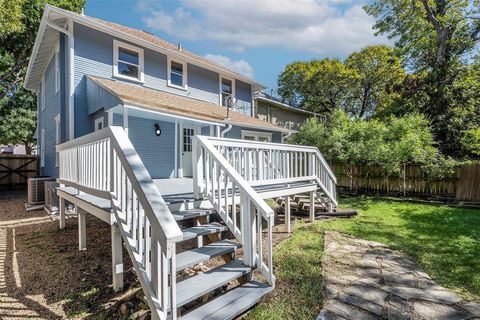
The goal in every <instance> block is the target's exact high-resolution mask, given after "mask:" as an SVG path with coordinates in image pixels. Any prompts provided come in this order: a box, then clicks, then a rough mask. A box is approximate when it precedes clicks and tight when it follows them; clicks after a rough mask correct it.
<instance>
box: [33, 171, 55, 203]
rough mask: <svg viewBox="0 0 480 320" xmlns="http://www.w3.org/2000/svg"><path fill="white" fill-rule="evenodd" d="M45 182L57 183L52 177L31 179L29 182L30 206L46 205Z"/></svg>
mask: <svg viewBox="0 0 480 320" xmlns="http://www.w3.org/2000/svg"><path fill="white" fill-rule="evenodd" d="M45 181H55V179H53V178H51V177H35V178H29V179H28V181H27V186H28V198H27V202H28V204H29V205H34V204H43V203H45Z"/></svg>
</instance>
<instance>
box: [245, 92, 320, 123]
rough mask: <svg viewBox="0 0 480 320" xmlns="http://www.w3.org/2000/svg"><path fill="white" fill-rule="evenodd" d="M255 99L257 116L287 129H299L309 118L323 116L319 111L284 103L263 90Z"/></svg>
mask: <svg viewBox="0 0 480 320" xmlns="http://www.w3.org/2000/svg"><path fill="white" fill-rule="evenodd" d="M254 100H255V103H254V110H255V116H256V117H257V118H259V119H261V120H264V121H268V122H270V123H272V124H274V125H277V126H281V127H284V128H286V129H290V130H298V129H300V126H301V125H302V124H303V123H304V122H305V121H306V120H307V119H308V118H311V117H316V118H319V119H322V118H323V116H322V115H320V114H318V113H315V112H312V111H308V110H304V109H300V108H296V107H292V106H290V105H288V104H286V103H283V102H281V101H279V100H278V99H277V98H275V97H273V96H271V95H268V94H266V93H264V92H263V91H260V93H259V94H257V95H256V96H255V99H254Z"/></svg>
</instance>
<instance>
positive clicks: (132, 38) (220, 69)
mask: <svg viewBox="0 0 480 320" xmlns="http://www.w3.org/2000/svg"><path fill="white" fill-rule="evenodd" d="M62 18H63V19H71V20H72V21H74V22H76V23H79V24H82V25H86V26H89V27H91V28H93V29H97V30H100V31H102V32H105V33H108V34H111V35H113V36H115V37H117V38H119V39H123V40H126V41H129V42H132V43H135V44H138V45H140V46H143V47H147V48H150V49H152V50H154V51H158V52H161V53H163V54H168V55H171V56H172V57H176V58H177V59H181V60H183V61H186V62H189V63H191V64H194V65H197V66H200V67H203V68H205V69H208V70H212V71H215V72H217V73H220V74H222V75H227V76H230V77H234V78H236V79H239V80H241V81H244V82H247V83H249V84H252V85H254V86H256V87H258V88H264V87H265V86H264V85H262V84H260V83H258V82H256V81H255V80H253V79H251V78H249V77H247V76H244V75H242V74H239V73H237V72H235V71H233V70H230V69H228V68H226V67H224V66H222V65H220V64H218V63H215V62H213V61H211V60H209V59H207V58H205V57H202V56H199V55H196V54H194V53H192V52H190V51H187V50H185V49H183V48H181V49H180V50H179V48H178V46H176V45H174V44H172V43H170V42H168V41H165V40H163V39H161V38H159V37H157V36H155V35H153V34H151V33H148V32H145V31H142V30H138V29H134V28H130V27H126V26H123V25H120V24H116V23H113V22H109V21H105V20H101V19H98V18H94V17H89V16H85V15H82V14H78V13H75V12H71V11H68V10H64V9H60V8H57V7H54V6H51V5H48V4H46V5H45V10H44V14H43V17H42V21H41V23H40V28H39V30H38V34H37V38H36V40H35V45H34V49H33V52H32V56H31V57H30V64H29V68H28V71H27V76H26V79H25V84H26V87H27V88H29V89H38V86H35V85H34V84H33V83H32V84H31V83H30V79H29V78H30V75H31V74H32V71H33V70H31V69H33V68H40V69H41V68H43V70H41V71H42V72H41V73H43V71H44V70H45V69H46V66H45V65H43V64H38V66H37V64H36V63H35V61H36V59H37V54H39V53H40V54H42V52H41V51H42V49H43V48H42V47H47V48H48V46H45V45H44V44H43V43H42V42H44V33H45V34H47V35H48V33H52V32H54V33H55V35H56V34H57V30H55V29H53V28H52V27H51V23H49V22H53V20H55V21H59V20H61V19H62ZM50 20H52V21H50ZM50 47H51V46H50ZM50 50H51V48H50ZM39 51H40V52H39ZM48 54H49V53H47V55H48ZM44 63H48V62H44ZM35 80H36V81H38V79H35Z"/></svg>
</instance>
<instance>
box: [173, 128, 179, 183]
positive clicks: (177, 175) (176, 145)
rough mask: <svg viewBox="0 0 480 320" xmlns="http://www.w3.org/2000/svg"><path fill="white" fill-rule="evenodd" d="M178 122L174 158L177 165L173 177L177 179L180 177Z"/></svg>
mask: <svg viewBox="0 0 480 320" xmlns="http://www.w3.org/2000/svg"><path fill="white" fill-rule="evenodd" d="M178 141H179V139H178V122H177V121H175V142H174V144H175V148H174V149H175V150H174V158H175V165H174V174H173V176H174V177H175V178H178V177H179V172H178Z"/></svg>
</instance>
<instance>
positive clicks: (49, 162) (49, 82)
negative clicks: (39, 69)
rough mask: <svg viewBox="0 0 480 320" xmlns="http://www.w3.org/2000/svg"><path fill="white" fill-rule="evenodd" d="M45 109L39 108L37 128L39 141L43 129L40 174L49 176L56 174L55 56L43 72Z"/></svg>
mask: <svg viewBox="0 0 480 320" xmlns="http://www.w3.org/2000/svg"><path fill="white" fill-rule="evenodd" d="M42 85H45V109H44V110H43V111H42V108H41V107H40V108H39V120H40V125H39V130H38V138H39V141H40V142H41V136H42V129H44V130H45V146H44V148H45V159H44V163H45V166H44V167H43V168H40V170H41V174H42V175H46V176H51V177H57V176H58V170H57V168H56V166H55V158H56V151H55V145H56V127H55V117H56V116H57V114H59V113H60V105H61V103H60V99H61V94H60V92H58V93H56V92H55V58H54V57H53V58H52V60H51V61H50V63H49V65H48V67H47V70H46V72H45V83H44V84H42Z"/></svg>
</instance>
